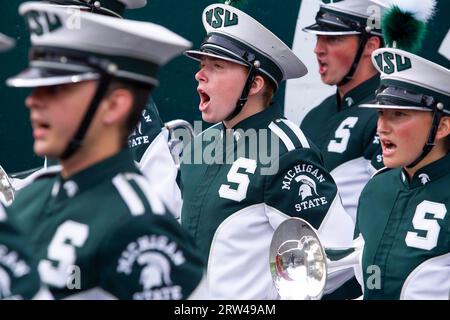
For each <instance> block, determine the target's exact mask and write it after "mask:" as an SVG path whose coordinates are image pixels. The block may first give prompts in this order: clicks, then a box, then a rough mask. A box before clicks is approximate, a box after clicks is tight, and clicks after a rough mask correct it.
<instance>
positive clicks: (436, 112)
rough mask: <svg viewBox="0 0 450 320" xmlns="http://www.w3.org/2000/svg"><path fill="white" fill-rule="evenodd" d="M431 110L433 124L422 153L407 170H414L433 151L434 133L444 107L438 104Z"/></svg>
mask: <svg viewBox="0 0 450 320" xmlns="http://www.w3.org/2000/svg"><path fill="white" fill-rule="evenodd" d="M433 109H434V111H433V122H432V124H431V128H430V131H429V133H428V140H427V143H426V144H425V146H424V147H423V149H422V153H421V154H420V156H419V157H418V158H417V159H416V160H414V161H413V162H412V163H410V164H409V165H407V166H406V167H407V168H408V169H409V168H414V167H415V166H416V165H417V164H418V163H419V162H420V161H422V160H423V159H424V158H425V157H426V156H427V155H428V154H429V153H430V151H431V149H433V147H434V146H435V145H436V144H435V143H434V139H435V138H436V133H437V130H438V127H439V122H440V121H441V118H442V116H443V114H444V105H443V104H442V103H438V104H436V105H435V106H434V108H433Z"/></svg>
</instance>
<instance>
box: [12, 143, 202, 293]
mask: <svg viewBox="0 0 450 320" xmlns="http://www.w3.org/2000/svg"><path fill="white" fill-rule="evenodd" d="M154 187H155V186H151V185H149V184H148V182H147V180H146V179H145V178H144V176H142V175H141V173H140V172H139V170H138V169H137V168H136V166H135V164H134V161H133V158H132V155H131V152H130V151H128V150H126V151H122V152H121V153H119V154H117V155H115V156H113V157H110V158H108V159H106V160H104V161H102V162H100V163H97V164H95V165H93V166H91V167H89V168H87V169H85V170H83V171H81V172H79V173H77V174H75V175H74V176H72V177H71V178H69V179H68V180H64V179H62V178H61V177H60V176H56V177H54V176H53V177H41V178H40V179H38V180H36V181H35V182H33V183H32V184H31V185H30V186H29V187H27V188H26V189H24V190H23V191H22V192H21V193H20V194H19V196H18V197H17V199H16V200H15V201H14V203H13V205H12V207H10V208H9V209H8V214H9V217H10V219H11V221H12V222H14V224H15V225H16V226H17V227H19V228H20V229H21V230H22V231H23V233H25V234H26V235H28V236H29V238H30V240H31V243H32V245H33V249H34V255H35V256H36V257H37V259H38V261H39V264H38V270H39V274H40V277H41V280H42V282H43V283H45V284H47V285H48V286H49V288H50V290H51V292H52V294H53V295H54V296H55V298H57V299H60V298H68V297H73V298H79V299H102V298H119V299H139V300H140V299H185V298H187V297H189V296H190V295H191V293H192V292H193V291H194V289H196V287H197V286H198V284H199V283H200V280H201V278H202V273H203V268H202V266H203V265H202V262H201V260H200V258H199V257H198V255H197V253H196V249H195V247H194V245H193V241H192V239H191V238H190V237H189V236H188V235H187V234H186V233H185V232H184V231H183V230H182V229H181V228H180V226H179V224H178V223H177V222H176V220H175V219H174V218H173V217H172V216H171V214H167V213H166V210H165V207H164V205H163V203H162V202H161V201H160V200H159V198H158V197H157V196H156V195H155V193H154V191H153V188H154Z"/></svg>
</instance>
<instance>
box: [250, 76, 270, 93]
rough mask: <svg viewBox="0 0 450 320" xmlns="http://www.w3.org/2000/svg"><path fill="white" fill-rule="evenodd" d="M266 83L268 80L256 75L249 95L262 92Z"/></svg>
mask: <svg viewBox="0 0 450 320" xmlns="http://www.w3.org/2000/svg"><path fill="white" fill-rule="evenodd" d="M265 83H266V80H264V78H263V77H262V76H260V75H256V77H255V79H254V80H253V83H252V87H251V88H250V92H249V95H255V94H257V93H259V92H262V89H263V88H264V85H265Z"/></svg>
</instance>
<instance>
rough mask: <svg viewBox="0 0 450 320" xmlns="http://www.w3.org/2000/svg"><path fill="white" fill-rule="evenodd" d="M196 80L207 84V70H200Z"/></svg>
mask: <svg viewBox="0 0 450 320" xmlns="http://www.w3.org/2000/svg"><path fill="white" fill-rule="evenodd" d="M195 80H197V81H198V82H205V81H206V80H207V78H206V74H205V70H204V69H203V68H200V70H198V72H197V73H196V74H195Z"/></svg>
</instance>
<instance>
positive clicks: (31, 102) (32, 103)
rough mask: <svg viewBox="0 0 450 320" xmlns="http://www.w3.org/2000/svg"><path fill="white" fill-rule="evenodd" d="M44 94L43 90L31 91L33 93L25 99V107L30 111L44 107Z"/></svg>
mask: <svg viewBox="0 0 450 320" xmlns="http://www.w3.org/2000/svg"><path fill="white" fill-rule="evenodd" d="M42 94H43V90H42V88H35V89H33V91H31V93H30V94H29V95H28V97H27V98H26V99H25V106H26V107H27V108H29V109H33V108H39V107H41V106H42V105H43V100H42Z"/></svg>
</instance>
